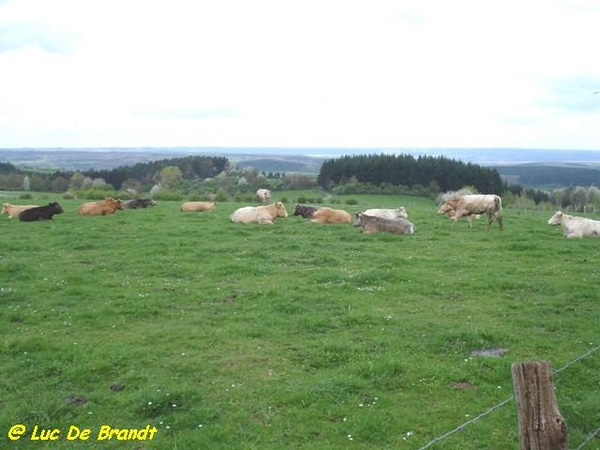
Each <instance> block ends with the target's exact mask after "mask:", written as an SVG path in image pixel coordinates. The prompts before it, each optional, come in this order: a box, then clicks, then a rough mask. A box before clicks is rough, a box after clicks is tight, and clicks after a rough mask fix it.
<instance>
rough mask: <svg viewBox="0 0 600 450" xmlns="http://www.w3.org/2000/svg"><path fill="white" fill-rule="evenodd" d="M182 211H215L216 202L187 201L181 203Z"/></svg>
mask: <svg viewBox="0 0 600 450" xmlns="http://www.w3.org/2000/svg"><path fill="white" fill-rule="evenodd" d="M180 209H181V211H182V212H184V211H193V212H204V211H214V210H215V202H185V203H183V204H182V205H181V208H180Z"/></svg>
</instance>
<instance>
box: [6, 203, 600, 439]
mask: <svg viewBox="0 0 600 450" xmlns="http://www.w3.org/2000/svg"><path fill="white" fill-rule="evenodd" d="M303 194H305V193H303ZM298 195H299V194H298V193H294V192H286V193H279V194H278V195H276V196H275V198H274V199H273V200H278V199H279V198H281V197H285V198H286V199H287V200H288V203H287V207H288V211H289V212H290V214H291V210H292V207H293V202H294V200H295V198H297V196H298ZM352 198H353V199H355V200H357V201H358V205H352V206H348V205H346V204H345V203H344V202H345V200H346V199H344V198H343V197H342V198H339V197H337V198H334V199H333V200H339V201H341V203H339V204H336V205H335V207H339V208H344V209H346V210H348V211H350V212H355V211H357V210H360V209H366V208H367V207H397V206H399V205H404V206H405V207H406V209H407V211H408V213H409V218H410V219H411V220H412V221H413V222H414V223H415V224H416V225H417V232H416V234H414V235H412V236H393V235H383V234H380V235H363V234H361V232H360V229H358V228H354V227H352V226H349V225H335V226H325V225H315V224H310V223H308V222H307V221H305V220H304V219H302V218H299V217H293V216H291V215H290V217H289V218H287V219H280V220H279V221H277V222H276V223H275V225H273V226H258V225H236V224H232V223H229V221H228V216H229V214H230V213H231V212H232V211H233V210H234V209H236V208H238V207H240V206H243V205H242V204H237V203H221V204H218V205H217V210H216V211H214V212H211V213H201V214H195V213H181V212H179V203H176V202H161V203H159V204H158V205H157V206H155V207H154V208H151V209H147V210H126V211H118V212H117V214H116V215H115V216H108V217H80V216H78V215H77V214H76V213H75V210H76V208H77V206H78V205H79V204H80V202H77V201H74V200H62V199H60V198H58V200H59V201H60V203H61V205H62V206H63V208H64V210H65V212H64V214H61V215H58V216H55V218H54V220H53V221H51V222H35V223H22V222H19V221H18V220H14V219H12V220H9V219H7V218H6V217H5V216H2V217H0V219H1V220H0V236H2V238H1V239H2V246H1V247H0V302H1V304H2V309H1V312H0V326H1V330H2V347H0V369H1V371H2V375H3V376H2V378H1V380H0V393H1V395H0V405H1V408H0V427H2V428H1V429H0V447H1V448H3V449H29V448H31V449H40V448H52V449H67V448H69V449H74V448H75V449H89V448H101V449H104V448H107V449H122V448H128V449H190V450H194V449H211V450H212V449H348V448H357V449H358V448H360V449H378V450H381V449H418V448H420V447H422V446H424V445H425V444H427V443H428V442H430V441H431V440H432V439H434V438H436V437H438V436H441V435H443V434H444V433H446V432H447V431H450V430H451V429H454V428H455V427H457V426H458V425H460V424H462V423H464V422H466V421H468V420H470V419H472V418H474V417H476V416H477V415H478V414H480V413H482V412H483V411H486V410H487V409H488V408H490V407H492V406H493V405H496V404H498V403H499V402H501V401H503V400H506V399H507V398H509V397H510V396H511V394H512V380H511V375H510V365H511V364H512V363H513V362H515V361H527V360H550V361H551V362H552V364H553V367H554V368H555V369H559V368H561V367H563V366H564V365H565V364H568V363H569V362H571V361H573V360H574V359H576V358H577V357H578V356H580V355H582V354H584V353H585V352H587V351H589V350H590V349H592V348H594V347H595V346H597V345H598V343H599V342H598V341H599V337H600V336H599V331H600V330H599V323H600V303H599V299H598V286H599V285H600V268H599V267H600V266H599V262H600V261H599V260H600V252H599V251H598V249H599V246H600V240H595V239H575V240H568V239H565V238H564V237H563V236H562V232H561V229H560V228H559V227H550V226H548V225H546V221H547V219H548V218H549V217H550V215H551V213H548V212H538V211H518V210H511V209H509V208H506V209H505V211H504V213H505V214H504V216H505V230H504V231H503V232H500V231H499V230H498V227H497V225H496V224H494V226H493V228H492V229H491V230H489V231H487V230H486V229H485V224H484V221H483V220H480V221H479V222H475V223H474V226H473V229H471V230H470V229H469V228H468V226H467V224H466V222H464V221H462V222H459V223H457V224H456V225H454V226H452V225H451V223H450V221H448V220H447V219H445V218H443V217H438V216H437V215H436V207H435V205H434V204H433V203H432V202H431V201H429V200H427V199H423V198H415V197H374V196H352ZM50 200H53V198H48V197H45V196H44V197H41V196H34V199H33V200H26V201H20V202H18V201H15V203H40V204H45V203H47V202H48V201H50ZM4 201H10V199H4ZM493 348H503V349H508V350H509V351H508V353H506V354H505V355H503V356H501V357H496V358H493V357H483V356H472V355H471V352H472V351H475V350H482V349H493ZM598 353H600V352H598ZM598 353H594V354H592V355H590V356H589V357H587V358H584V359H582V360H580V361H577V362H576V363H574V364H572V365H571V366H569V367H568V368H566V369H565V370H563V371H561V372H560V373H558V374H556V377H555V386H556V394H557V398H558V402H559V405H560V409H561V413H562V414H563V415H564V417H565V420H566V422H567V425H568V430H569V442H570V446H571V448H575V447H576V446H577V445H578V444H579V443H581V442H582V441H583V439H584V438H585V436H587V435H589V433H590V432H591V431H592V430H594V429H596V428H597V427H598V426H600V409H599V408H598V405H599V404H600V392H599V391H600V389H599V388H600V376H599V375H598V373H600V355H599V354H598ZM16 424H21V425H24V426H25V427H26V431H25V433H24V434H23V436H22V437H21V438H20V439H19V440H15V441H10V440H9V439H8V437H7V433H8V431H9V429H10V428H11V426H13V425H16ZM36 425H38V430H37V433H38V434H37V436H39V433H40V432H41V430H42V429H44V430H48V431H47V433H50V431H49V430H53V429H58V430H59V434H58V435H57V433H55V435H54V436H57V437H58V439H57V440H55V441H51V442H40V441H32V440H31V438H32V437H33V434H32V433H33V431H34V427H35V426H36ZM106 425H108V426H111V427H112V428H114V429H143V428H145V427H146V426H147V425H149V426H150V427H156V429H157V431H156V433H155V434H154V437H153V439H152V440H149V439H148V440H144V441H128V442H123V441H118V440H117V437H118V436H122V434H121V435H117V436H115V437H113V439H111V440H108V439H105V440H100V441H99V440H98V437H99V434H100V431H101V430H103V428H102V426H106ZM71 426H76V427H77V428H78V429H79V430H84V429H86V428H87V429H89V430H90V435H89V438H88V440H76V441H69V440H67V435H68V432H69V429H70V427H71ZM104 430H106V428H104ZM75 431H77V430H75V429H71V433H72V434H71V435H72V436H74V435H75V434H76V433H75ZM80 437H81V435H80ZM595 442H596V444H594V443H591V444H589V445H588V446H587V447H586V448H597V446H598V444H597V443H598V440H597V439H596V441H595ZM431 448H440V449H442V448H443V449H461V450H465V449H473V450H475V449H477V450H481V449H514V448H518V430H517V420H516V406H515V404H514V402H509V403H508V404H507V405H505V406H503V407H501V408H499V409H498V410H496V411H494V412H493V413H491V414H490V415H489V416H486V417H485V418H483V419H481V420H478V421H477V422H475V423H474V424H472V425H470V426H468V427H466V428H465V429H464V430H463V431H461V432H459V433H456V434H453V435H452V436H450V437H448V438H446V439H445V440H444V441H443V442H441V443H439V444H436V445H434V446H432V447H431Z"/></svg>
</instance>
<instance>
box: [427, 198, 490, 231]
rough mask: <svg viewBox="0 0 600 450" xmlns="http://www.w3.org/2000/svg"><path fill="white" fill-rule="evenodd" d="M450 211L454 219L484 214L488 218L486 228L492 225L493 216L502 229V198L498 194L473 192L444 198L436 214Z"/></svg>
mask: <svg viewBox="0 0 600 450" xmlns="http://www.w3.org/2000/svg"><path fill="white" fill-rule="evenodd" d="M450 211H454V214H455V217H456V219H460V218H461V217H468V216H472V215H475V214H486V215H487V219H488V226H487V227H488V229H489V228H490V225H492V222H493V221H494V217H495V218H496V220H497V221H498V225H499V226H500V229H501V230H502V199H501V198H500V197H499V196H498V195H494V194H487V195H483V194H473V195H461V196H460V197H457V198H451V199H449V200H446V202H444V204H443V205H442V206H440V209H438V214H448V213H449V212H450Z"/></svg>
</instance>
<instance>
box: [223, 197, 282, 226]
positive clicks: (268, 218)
mask: <svg viewBox="0 0 600 450" xmlns="http://www.w3.org/2000/svg"><path fill="white" fill-rule="evenodd" d="M287 216H288V213H287V211H286V209H285V206H284V205H283V203H281V202H277V203H273V204H271V205H266V206H244V207H243V208H239V209H236V210H235V211H234V212H233V213H232V214H231V215H230V216H229V220H231V221H232V222H234V223H258V224H259V225H273V223H274V222H275V219H277V218H279V217H287Z"/></svg>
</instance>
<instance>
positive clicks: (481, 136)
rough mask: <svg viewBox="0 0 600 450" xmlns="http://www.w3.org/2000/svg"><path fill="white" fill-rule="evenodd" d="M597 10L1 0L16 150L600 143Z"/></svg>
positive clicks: (463, 3)
mask: <svg viewBox="0 0 600 450" xmlns="http://www.w3.org/2000/svg"><path fill="white" fill-rule="evenodd" d="M597 91H600V2H598V1H596V0H503V1H491V0H490V1H483V0H453V1H447V0H390V1H386V0H368V1H367V0H362V1H356V0H302V1H291V0H290V1H288V0H251V1H249V0H210V1H209V0H168V1H167V0H0V147H9V148H10V147H42V148H43V147H105V146H108V147H110V146H156V147H160V146H224V147H227V146H247V147H254V146H259V147H400V148H402V147H446V148H448V147H516V148H519V147H528V148H553V149H590V150H600V92H598V93H596V92H597Z"/></svg>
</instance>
